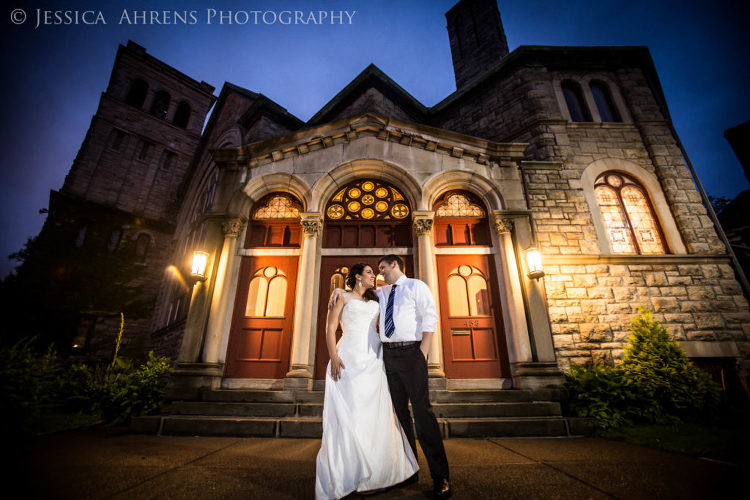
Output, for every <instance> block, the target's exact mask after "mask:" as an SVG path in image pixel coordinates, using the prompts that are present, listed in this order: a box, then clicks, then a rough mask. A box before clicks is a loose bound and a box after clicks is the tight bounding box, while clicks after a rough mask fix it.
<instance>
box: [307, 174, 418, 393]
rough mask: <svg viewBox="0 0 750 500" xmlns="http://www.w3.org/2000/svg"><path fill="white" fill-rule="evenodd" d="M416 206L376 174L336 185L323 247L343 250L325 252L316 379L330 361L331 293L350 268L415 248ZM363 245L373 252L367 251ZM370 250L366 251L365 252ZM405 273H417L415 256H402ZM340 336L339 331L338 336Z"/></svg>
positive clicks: (326, 214) (324, 231)
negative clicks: (327, 326) (339, 185)
mask: <svg viewBox="0 0 750 500" xmlns="http://www.w3.org/2000/svg"><path fill="white" fill-rule="evenodd" d="M412 245H413V240H412V216H411V207H410V206H409V202H408V200H407V199H406V198H405V196H404V195H403V193H402V192H401V191H400V190H399V189H397V188H396V187H394V186H392V185H390V184H388V183H386V182H383V181H379V180H376V179H359V180H356V181H353V182H351V183H349V184H347V185H346V186H344V187H342V188H341V189H339V190H337V191H336V192H335V193H334V195H333V196H332V197H331V199H330V200H329V201H328V203H327V204H326V210H325V220H324V227H323V249H324V250H327V249H339V250H338V251H336V250H332V251H334V252H336V255H324V256H323V257H322V258H321V266H320V288H319V290H320V292H319V293H320V300H319V305H318V328H317V336H316V339H317V340H316V349H315V373H314V377H315V378H316V379H323V378H325V369H326V366H327V365H328V360H329V356H328V349H327V347H326V339H325V334H326V318H327V316H328V297H329V296H330V294H331V291H332V290H333V289H334V288H343V282H344V279H345V278H346V275H347V273H348V272H349V267H350V266H351V265H353V264H356V263H358V262H366V263H368V264H370V265H372V266H373V267H376V266H377V261H378V259H379V258H380V257H381V255H380V254H379V253H377V252H376V253H375V254H373V253H372V250H371V249H378V250H379V251H380V252H381V253H388V252H390V251H397V249H404V248H409V249H410V248H412ZM363 249H370V250H371V251H370V252H369V253H368V252H363V251H362V250H363ZM363 254H366V255H363ZM402 257H403V258H404V263H405V264H406V273H407V275H409V276H413V260H412V256H411V255H402ZM340 335H341V332H340V331H339V332H338V333H337V338H338V336H340Z"/></svg>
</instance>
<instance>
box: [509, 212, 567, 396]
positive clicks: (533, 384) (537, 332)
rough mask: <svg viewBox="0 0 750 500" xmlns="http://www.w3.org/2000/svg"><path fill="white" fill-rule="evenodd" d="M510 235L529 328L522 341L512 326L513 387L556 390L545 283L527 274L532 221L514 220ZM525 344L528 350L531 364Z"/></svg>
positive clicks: (559, 375) (556, 370) (557, 379)
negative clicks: (514, 349)
mask: <svg viewBox="0 0 750 500" xmlns="http://www.w3.org/2000/svg"><path fill="white" fill-rule="evenodd" d="M513 235H514V236H515V238H514V240H515V245H516V248H517V249H518V255H517V258H519V259H522V260H521V262H518V263H517V265H516V273H517V275H518V277H519V281H520V283H521V285H522V288H523V291H524V294H523V297H524V298H525V306H526V307H525V312H526V325H527V328H528V335H526V336H525V338H526V339H527V340H525V339H522V338H520V337H521V336H522V335H521V333H520V330H519V329H517V328H515V325H514V332H515V335H514V337H516V338H517V342H518V343H519V344H518V345H519V346H520V350H519V352H518V357H517V358H516V360H515V361H512V360H511V372H512V375H513V383H514V385H515V387H516V388H519V389H529V390H536V389H543V388H559V387H560V386H561V385H562V384H563V382H564V378H563V375H562V372H561V371H560V369H559V367H558V366H557V359H556V356H555V347H554V343H553V341H552V329H551V328H550V322H549V313H548V310H547V300H546V296H545V292H544V281H542V280H537V279H531V278H529V277H528V274H527V273H528V269H527V265H526V262H525V259H526V256H525V252H526V250H527V249H528V248H529V247H531V246H532V245H533V244H534V235H533V233H532V231H531V220H530V218H529V217H528V216H523V217H515V218H514V219H513ZM524 344H526V345H528V346H529V347H530V348H531V359H530V360H529V359H528V352H527V351H526V349H525V345H524Z"/></svg>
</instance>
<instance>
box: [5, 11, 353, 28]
mask: <svg viewBox="0 0 750 500" xmlns="http://www.w3.org/2000/svg"><path fill="white" fill-rule="evenodd" d="M356 13H357V11H356V10H221V9H213V8H207V9H205V10H179V11H178V10H127V9H124V10H123V11H122V12H120V13H119V14H118V15H117V19H116V20H115V19H113V16H109V19H108V16H107V14H106V13H105V12H103V11H101V10H44V9H36V24H35V25H34V29H37V28H40V27H42V26H56V25H102V24H109V23H112V22H114V23H116V24H129V25H195V24H207V25H246V24H247V25H263V24H266V25H271V24H283V25H290V24H294V25H325V24H328V25H336V24H341V25H343V24H353V22H354V16H355V14H356ZM10 17H11V21H12V22H13V23H14V24H24V23H25V22H26V20H27V15H26V12H25V11H23V10H22V9H15V10H14V11H13V12H11V16H10Z"/></svg>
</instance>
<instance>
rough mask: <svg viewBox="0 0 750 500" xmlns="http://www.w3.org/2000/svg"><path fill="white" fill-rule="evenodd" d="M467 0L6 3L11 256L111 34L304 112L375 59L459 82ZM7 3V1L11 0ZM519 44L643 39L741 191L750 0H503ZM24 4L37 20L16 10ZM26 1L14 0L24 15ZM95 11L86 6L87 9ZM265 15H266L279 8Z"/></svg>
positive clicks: (714, 178)
mask: <svg viewBox="0 0 750 500" xmlns="http://www.w3.org/2000/svg"><path fill="white" fill-rule="evenodd" d="M456 1H457V0H430V1H426V0H425V1H408V0H406V1H404V0H402V1H395V0H394V1H385V0H383V1H377V0H349V1H329V0H308V1H285V0H276V1H260V0H244V1H222V0H213V1H211V0H209V1H200V2H199V1H185V0H171V1H164V0H153V1H142V0H124V1H121V2H118V6H117V7H111V6H103V5H107V4H109V3H108V2H93V1H89V2H80V1H74V0H71V1H65V2H60V1H57V2H53V1H39V2H33V1H31V2H29V1H21V0H19V1H17V2H15V3H14V4H11V5H9V6H7V7H6V6H3V8H2V12H0V43H1V45H0V47H2V49H0V50H1V51H2V55H1V56H0V57H1V59H0V67H1V68H3V74H4V75H5V76H4V78H3V81H2V87H3V88H2V90H3V93H2V96H3V99H4V101H5V106H4V109H3V120H2V127H3V129H2V132H3V133H2V135H1V136H0V141H1V142H2V144H1V146H2V151H3V155H2V159H1V160H0V168H1V169H2V173H3V179H4V182H3V183H2V187H1V188H0V189H2V191H1V192H0V194H1V197H2V203H3V206H2V211H1V214H2V215H0V231H2V236H3V237H2V240H0V276H4V275H5V274H6V273H7V272H8V270H9V269H11V268H12V266H13V263H12V262H11V261H8V260H7V259H5V258H4V256H5V255H8V254H10V253H12V252H14V251H17V250H18V249H20V248H21V247H22V245H23V243H24V242H25V240H26V239H27V238H28V237H30V236H33V235H35V234H37V233H38V231H39V229H40V228H41V226H42V223H43V222H44V215H40V214H39V213H38V211H39V209H40V208H43V207H47V204H48V199H49V191H50V189H59V188H60V187H61V186H62V183H63V180H64V178H65V175H66V173H67V172H68V170H69V169H70V166H71V164H72V161H73V159H74V157H75V155H76V152H77V151H78V148H79V147H80V145H81V142H82V140H83V138H84V136H85V133H86V130H87V128H88V126H89V123H90V121H91V117H92V116H93V115H94V113H95V112H96V108H97V105H98V101H99V97H100V95H101V92H103V91H104V90H105V89H106V86H107V83H108V80H109V74H110V71H111V69H112V64H113V62H114V57H115V53H116V51H117V45H118V44H120V43H122V44H125V43H127V41H128V40H129V39H130V40H133V41H135V42H137V43H139V44H141V45H143V46H144V47H145V48H146V49H147V51H148V52H149V53H150V54H152V55H153V56H155V57H157V58H159V59H161V60H163V61H164V62H166V63H167V64H169V65H171V66H173V67H175V68H177V69H178V70H180V71H182V72H184V73H186V74H188V75H190V76H191V77H193V78H195V79H196V80H199V81H200V80H205V81H207V82H209V83H210V84H212V85H214V86H215V87H216V94H217V95H218V92H219V90H220V89H221V86H222V84H223V83H224V82H225V81H228V82H231V83H233V84H236V85H239V86H241V87H245V88H247V89H249V90H253V91H255V92H260V93H263V94H264V95H266V96H268V97H270V98H271V99H273V100H275V101H276V102H278V103H279V104H280V105H282V106H284V107H285V108H287V110H289V111H290V112H291V113H293V114H294V115H296V116H297V117H299V118H300V119H302V120H307V119H309V118H310V117H311V116H312V115H313V114H314V113H315V112H316V111H318V110H319V109H320V108H321V107H322V106H323V105H325V104H326V103H327V102H328V101H329V100H330V99H331V98H332V97H333V96H334V95H335V94H336V93H337V92H338V91H339V90H341V88H343V87H344V86H345V85H346V84H347V83H349V82H350V81H351V80H352V79H353V78H354V77H355V76H357V74H358V73H359V72H360V71H362V70H363V69H364V68H365V67H366V66H367V65H368V64H370V63H374V64H376V65H377V66H378V67H379V68H380V69H382V70H383V71H384V72H385V73H386V74H388V75H389V76H390V77H391V78H392V79H393V80H395V81H396V82H397V83H398V84H399V85H401V86H402V87H403V88H404V89H406V90H407V91H408V92H409V93H411V94H412V95H413V96H414V97H415V98H417V99H418V100H420V101H421V102H422V103H423V104H425V105H426V106H432V105H434V104H436V103H437V102H439V101H440V100H442V99H443V98H445V97H446V96H447V95H449V94H450V93H452V92H453V91H454V90H455V81H454V77H453V69H452V65H451V56H450V48H449V44H448V36H447V33H446V30H445V17H444V14H445V12H446V11H447V10H448V9H450V8H451V7H452V6H453V5H454V4H455V3H456ZM4 3H7V2H4ZM499 4H500V13H501V16H502V18H503V23H504V27H505V32H506V35H507V38H508V44H509V46H510V49H511V50H513V49H514V48H516V47H518V46H519V45H556V46H559V45H646V46H648V47H649V49H650V50H651V55H652V57H653V59H654V63H655V65H656V70H657V72H658V74H659V76H660V79H661V83H662V87H663V89H664V93H665V95H666V99H667V104H668V105H669V108H670V111H671V114H672V119H673V121H674V124H675V128H676V129H677V133H678V134H679V135H680V137H681V139H682V141H683V143H684V144H685V147H686V149H687V151H688V154H689V155H690V157H691V159H692V161H693V163H694V165H695V167H696V169H697V171H698V174H699V177H700V180H701V182H702V183H703V185H704V187H705V189H706V191H707V192H708V193H709V194H712V195H714V196H728V197H733V196H735V195H736V194H737V193H738V192H740V191H742V190H744V189H747V188H748V187H749V186H748V183H747V180H746V179H745V177H744V175H743V172H742V168H741V166H740V164H739V162H738V161H737V158H736V157H735V156H734V153H733V152H732V150H731V148H730V147H729V144H728V143H727V142H726V140H725V139H724V136H723V132H724V130H725V129H727V128H729V127H732V126H734V125H737V124H739V123H742V122H745V121H748V120H750V92H748V88H750V55H748V49H750V35H748V34H747V31H748V30H747V26H748V23H749V22H750V7H748V5H749V4H750V2H746V1H744V0H743V1H738V0H734V1H732V0H713V1H691V0H683V1H673V0H670V1H659V0H559V1H542V0H500V2H499ZM16 8H22V9H23V10H24V11H25V12H26V14H27V20H26V22H25V23H23V24H20V25H15V24H13V22H12V20H11V16H12V11H13V9H16ZM37 9H41V10H69V11H78V12H79V13H80V12H82V11H84V10H87V9H90V10H94V11H101V13H102V15H103V17H104V19H105V21H106V23H107V24H106V25H105V24H97V25H83V24H79V25H42V26H39V27H38V28H37V29H34V25H35V24H36V15H37V14H36V10H37ZM124 9H126V10H128V11H129V12H131V13H132V11H134V10H135V11H142V10H149V11H150V10H159V11H163V10H167V11H175V10H176V11H180V12H182V11H185V10H187V11H190V10H194V11H196V14H195V15H196V19H197V22H196V23H195V24H193V25H182V24H172V25H159V24H148V25H128V24H126V23H122V24H121V23H120V20H121V18H122V13H123V10H124ZM208 9H215V10H216V11H220V10H224V11H234V12H237V11H248V12H249V11H253V10H260V11H265V10H269V11H274V12H275V13H279V12H281V11H283V10H302V11H305V12H308V11H311V10H312V11H318V10H329V11H330V10H336V11H338V10H348V11H350V12H351V11H356V13H355V14H354V17H353V23H352V24H351V25H330V24H325V25H301V24H297V25H295V24H291V25H281V24H279V23H278V22H277V23H276V24H269V25H266V24H263V23H262V22H260V23H259V24H254V23H253V22H252V21H251V22H249V23H247V24H244V25H237V24H233V25H229V24H226V23H225V24H218V21H217V20H216V18H214V21H213V22H212V23H211V24H208V22H207V16H208V12H209V11H208ZM14 15H18V13H16V14H14ZM89 19H91V16H89ZM269 19H270V17H269Z"/></svg>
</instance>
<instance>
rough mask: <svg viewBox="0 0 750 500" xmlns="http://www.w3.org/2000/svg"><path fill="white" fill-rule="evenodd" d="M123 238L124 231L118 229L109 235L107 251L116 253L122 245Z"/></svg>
mask: <svg viewBox="0 0 750 500" xmlns="http://www.w3.org/2000/svg"><path fill="white" fill-rule="evenodd" d="M121 238H122V229H121V228H119V227H117V228H115V229H113V230H112V231H111V232H110V233H109V242H108V243H107V251H108V252H114V251H115V250H117V247H118V246H119V245H120V239H121Z"/></svg>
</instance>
